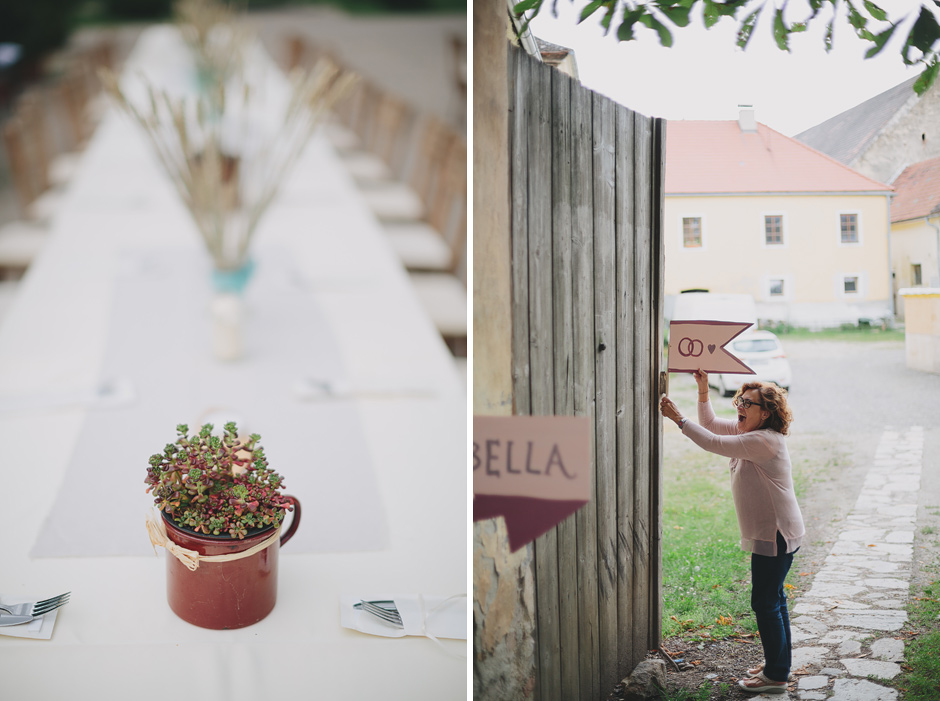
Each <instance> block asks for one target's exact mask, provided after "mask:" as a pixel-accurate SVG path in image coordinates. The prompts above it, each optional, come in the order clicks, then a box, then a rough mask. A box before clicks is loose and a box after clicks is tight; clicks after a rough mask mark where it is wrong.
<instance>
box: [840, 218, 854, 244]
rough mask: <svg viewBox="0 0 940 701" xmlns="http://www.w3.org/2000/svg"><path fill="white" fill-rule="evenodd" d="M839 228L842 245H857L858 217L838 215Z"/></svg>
mask: <svg viewBox="0 0 940 701" xmlns="http://www.w3.org/2000/svg"><path fill="white" fill-rule="evenodd" d="M839 226H840V230H841V238H840V241H842V243H858V215H857V214H840V215H839Z"/></svg>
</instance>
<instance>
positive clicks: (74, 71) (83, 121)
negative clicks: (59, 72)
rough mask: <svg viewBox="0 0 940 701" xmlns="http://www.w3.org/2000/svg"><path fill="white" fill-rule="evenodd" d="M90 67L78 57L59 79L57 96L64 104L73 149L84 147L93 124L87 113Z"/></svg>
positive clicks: (89, 93) (78, 149)
mask: <svg viewBox="0 0 940 701" xmlns="http://www.w3.org/2000/svg"><path fill="white" fill-rule="evenodd" d="M89 72H90V67H89V65H88V64H87V63H86V61H84V60H82V59H78V60H76V61H75V62H73V64H72V65H71V66H70V67H69V70H68V71H67V72H66V74H65V75H64V76H63V77H62V79H61V80H60V81H59V84H58V89H59V97H60V99H61V103H62V104H63V105H64V106H65V111H66V116H67V118H68V126H69V133H70V136H71V144H72V150H73V151H80V150H82V149H83V148H84V146H85V143H86V142H87V140H88V137H89V136H91V132H92V130H93V125H92V123H91V119H90V118H89V117H90V115H89V114H88V104H89V98H90V96H91V91H90V89H89V84H90V81H91V77H90V76H89Z"/></svg>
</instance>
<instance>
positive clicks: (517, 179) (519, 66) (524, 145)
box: [509, 49, 531, 415]
mask: <svg viewBox="0 0 940 701" xmlns="http://www.w3.org/2000/svg"><path fill="white" fill-rule="evenodd" d="M529 65H530V62H529V60H528V56H526V55H525V53H524V52H522V51H519V50H518V49H512V50H511V51H510V52H509V66H510V94H509V107H510V113H509V154H510V157H509V164H510V165H509V167H510V171H511V172H510V175H509V186H510V193H509V194H510V207H511V209H510V226H511V236H512V395H513V404H514V406H513V414H518V415H526V414H529V413H531V412H530V408H529V407H530V402H529V242H528V213H527V210H526V200H527V199H528V189H529V188H528V179H527V178H528V170H527V168H528V166H527V164H528V142H527V137H526V131H527V130H526V125H527V122H528V106H527V104H526V101H525V95H526V86H527V85H528V81H529Z"/></svg>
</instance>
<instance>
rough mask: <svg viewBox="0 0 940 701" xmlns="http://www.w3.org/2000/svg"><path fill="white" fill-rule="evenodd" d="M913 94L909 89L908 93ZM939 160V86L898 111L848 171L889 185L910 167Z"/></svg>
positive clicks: (938, 84) (936, 85) (935, 86)
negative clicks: (931, 160) (857, 172)
mask: <svg viewBox="0 0 940 701" xmlns="http://www.w3.org/2000/svg"><path fill="white" fill-rule="evenodd" d="M912 94H913V89H912ZM937 156H940V82H938V83H937V84H935V85H934V86H933V87H932V88H931V89H930V90H929V91H928V92H927V94H926V95H924V96H923V97H921V98H920V99H919V100H916V101H914V102H913V103H908V104H907V105H905V106H904V108H903V109H901V110H900V111H899V112H898V113H897V114H896V115H895V116H894V118H893V119H892V120H891V122H889V123H888V125H887V126H886V127H885V128H884V129H883V130H882V133H881V134H880V135H879V136H878V137H876V138H875V140H874V142H873V143H872V145H871V146H869V147H868V149H867V150H865V152H864V153H863V154H862V155H861V156H860V157H859V158H858V159H856V160H855V161H853V162H852V163H850V164H849V166H850V167H852V168H854V169H855V170H857V171H859V172H860V173H862V174H863V175H867V176H868V177H869V178H873V179H875V180H877V181H878V182H881V183H891V182H892V181H893V180H894V179H895V178H896V177H897V176H898V175H900V174H901V171H902V170H904V168H906V167H907V166H909V165H911V164H912V163H920V162H921V161H926V160H928V159H930V158H936V157H937Z"/></svg>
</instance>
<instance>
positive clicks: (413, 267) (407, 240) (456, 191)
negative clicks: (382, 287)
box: [383, 143, 467, 274]
mask: <svg viewBox="0 0 940 701" xmlns="http://www.w3.org/2000/svg"><path fill="white" fill-rule="evenodd" d="M383 228H384V230H385V232H386V234H387V235H388V237H389V241H390V243H391V245H392V248H393V249H394V250H395V252H396V254H397V255H398V257H399V259H400V260H401V261H402V264H403V265H404V266H405V268H406V269H407V270H409V271H421V272H443V273H450V274H454V273H456V271H457V267H458V265H459V262H460V259H461V250H462V249H463V248H465V247H466V236H467V145H466V144H465V143H458V144H455V145H454V147H453V148H452V149H451V150H450V154H449V156H448V159H447V162H446V164H445V165H444V167H443V170H442V174H441V179H440V182H439V183H438V187H437V188H436V189H435V192H434V197H433V198H432V199H431V201H430V203H429V207H428V210H427V217H426V218H425V219H424V220H422V221H412V222H386V223H385V224H384V225H383Z"/></svg>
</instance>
